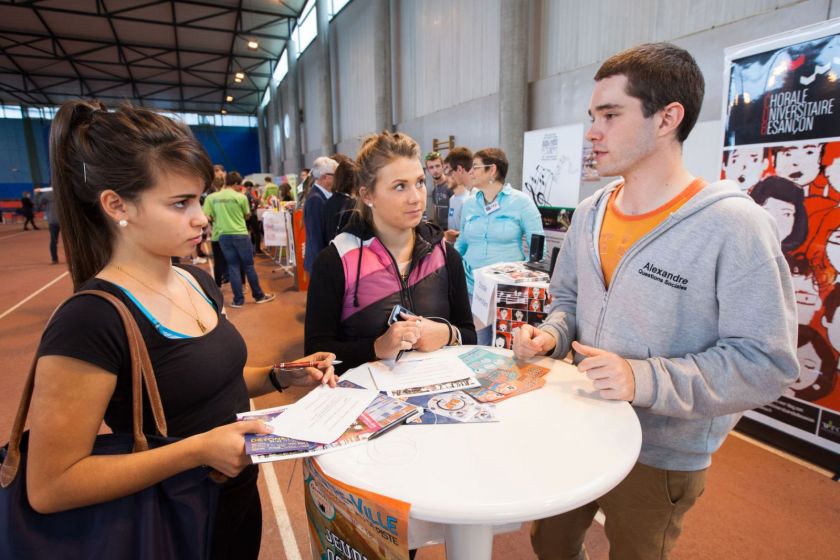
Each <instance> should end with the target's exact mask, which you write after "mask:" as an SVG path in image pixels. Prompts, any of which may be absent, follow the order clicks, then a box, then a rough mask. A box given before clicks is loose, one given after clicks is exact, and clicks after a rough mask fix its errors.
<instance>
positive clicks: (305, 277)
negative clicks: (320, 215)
mask: <svg viewBox="0 0 840 560" xmlns="http://www.w3.org/2000/svg"><path fill="white" fill-rule="evenodd" d="M292 224H293V226H294V228H293V231H294V234H293V235H294V240H295V263H296V264H295V267H296V269H295V272H296V275H295V277H296V278H297V283H298V290H299V291H301V292H305V291H306V290H307V289H308V288H309V273H308V272H306V270H305V269H304V268H303V253H304V251H305V250H306V225H304V223H303V209H300V210H295V213H294V214H293V215H292Z"/></svg>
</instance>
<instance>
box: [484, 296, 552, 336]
mask: <svg viewBox="0 0 840 560" xmlns="http://www.w3.org/2000/svg"><path fill="white" fill-rule="evenodd" d="M550 304H551V294H550V293H549V292H548V284H547V283H546V284H545V285H544V286H543V287H531V286H518V285H516V284H501V283H500V284H498V285H497V286H496V317H495V319H494V322H493V346H495V347H497V348H507V349H511V348H513V337H514V335H515V334H516V331H518V330H519V329H520V328H522V325H533V326H535V327H536V326H539V325H541V324H542V323H543V322H544V321H545V319H546V317H547V316H548V313H547V309H548V308H549V306H550Z"/></svg>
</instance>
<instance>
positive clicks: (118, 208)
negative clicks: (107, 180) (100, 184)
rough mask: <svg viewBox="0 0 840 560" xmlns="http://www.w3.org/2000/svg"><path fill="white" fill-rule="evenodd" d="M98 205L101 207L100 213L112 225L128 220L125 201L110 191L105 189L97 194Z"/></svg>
mask: <svg viewBox="0 0 840 560" xmlns="http://www.w3.org/2000/svg"><path fill="white" fill-rule="evenodd" d="M99 204H100V206H102V211H103V212H105V215H106V216H108V218H109V219H111V220H112V221H113V222H114V223H117V222H119V221H120V220H125V219H127V218H128V215H127V211H126V205H125V201H124V200H123V199H122V197H121V196H120V195H119V194H117V193H116V192H115V191H112V190H111V189H106V190H104V191H102V192H101V193H99Z"/></svg>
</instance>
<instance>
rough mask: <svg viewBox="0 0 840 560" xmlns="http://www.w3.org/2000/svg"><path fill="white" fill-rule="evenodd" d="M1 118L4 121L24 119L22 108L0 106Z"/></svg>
mask: <svg viewBox="0 0 840 560" xmlns="http://www.w3.org/2000/svg"><path fill="white" fill-rule="evenodd" d="M0 118H4V119H22V118H23V112H22V111H21V110H20V107H15V106H14V105H0Z"/></svg>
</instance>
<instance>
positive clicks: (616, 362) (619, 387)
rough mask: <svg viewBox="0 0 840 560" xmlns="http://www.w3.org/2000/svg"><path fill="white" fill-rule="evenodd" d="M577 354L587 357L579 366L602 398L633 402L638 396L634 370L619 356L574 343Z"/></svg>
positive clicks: (573, 346)
mask: <svg viewBox="0 0 840 560" xmlns="http://www.w3.org/2000/svg"><path fill="white" fill-rule="evenodd" d="M572 348H573V349H574V350H575V352H577V353H579V354H583V355H584V356H586V358H584V359H583V360H582V361H581V362H580V363H579V364H578V366H577V368H578V371H582V372H584V373H585V374H586V376H587V377H588V378H589V379H591V380H592V386H593V387H595V388H596V389H598V391H599V393H600V394H601V397H603V398H605V399H610V400H617V401H629V402H633V398H634V397H635V396H636V378H635V377H634V376H633V368H631V367H630V364H629V363H628V362H627V360H625V359H624V358H622V357H621V356H619V355H618V354H613V353H612V352H607V351H606V350H601V349H600V348H593V347H592V346H586V345H584V344H581V343H580V342H577V341H575V342H572Z"/></svg>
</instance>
